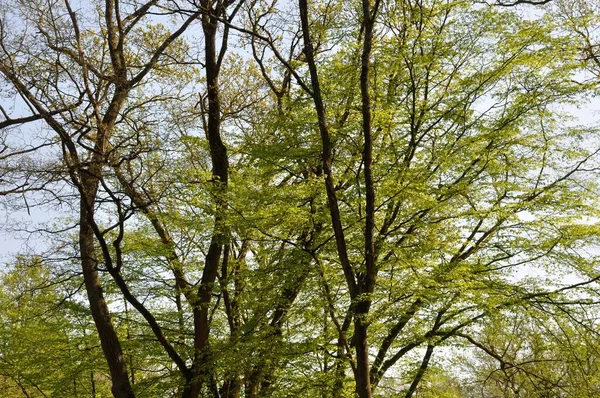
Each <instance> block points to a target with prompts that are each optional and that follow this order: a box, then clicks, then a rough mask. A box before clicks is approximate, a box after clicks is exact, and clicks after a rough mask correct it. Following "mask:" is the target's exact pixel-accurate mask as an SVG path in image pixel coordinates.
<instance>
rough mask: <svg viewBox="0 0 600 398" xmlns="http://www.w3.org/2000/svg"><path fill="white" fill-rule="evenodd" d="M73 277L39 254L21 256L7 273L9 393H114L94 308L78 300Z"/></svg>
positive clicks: (0, 358) (4, 339)
mask: <svg viewBox="0 0 600 398" xmlns="http://www.w3.org/2000/svg"><path fill="white" fill-rule="evenodd" d="M68 279H69V278H68V276H67V274H63V275H62V276H61V275H58V274H55V275H52V272H51V269H50V267H48V266H47V265H45V264H43V263H42V262H41V261H40V259H39V258H35V257H34V258H26V257H20V258H18V259H17V262H16V264H15V265H14V267H12V268H11V269H7V270H6V272H5V273H4V274H3V275H2V289H1V290H0V304H1V305H0V308H2V311H1V313H0V319H1V320H2V330H1V332H0V344H1V347H2V348H1V349H0V375H1V377H2V381H1V382H0V383H1V384H0V385H2V391H3V392H4V394H7V395H6V396H7V397H19V396H26V397H50V396H64V397H81V396H86V397H96V396H102V395H103V394H104V395H106V394H108V393H109V391H110V384H109V383H108V380H107V377H106V376H107V374H108V369H107V368H106V365H105V363H104V362H103V360H102V353H101V350H100V348H99V342H98V340H97V339H96V338H94V337H95V334H94V333H93V324H92V320H91V316H90V314H89V310H87V308H86V307H84V306H82V305H81V303H79V302H77V301H76V300H73V293H74V292H76V290H77V286H73V285H72V284H70V285H71V286H69V283H66V284H65V282H67V281H68ZM61 282H62V283H61ZM63 288H66V290H63ZM50 364H51V366H49V365H50Z"/></svg>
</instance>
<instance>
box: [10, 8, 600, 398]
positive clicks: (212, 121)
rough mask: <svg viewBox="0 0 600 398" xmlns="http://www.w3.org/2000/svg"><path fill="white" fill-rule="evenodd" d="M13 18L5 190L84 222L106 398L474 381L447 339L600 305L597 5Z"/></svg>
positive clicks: (73, 252)
mask: <svg viewBox="0 0 600 398" xmlns="http://www.w3.org/2000/svg"><path fill="white" fill-rule="evenodd" d="M15 5H16V7H14V8H12V9H10V10H9V9H5V10H4V14H3V18H2V25H1V27H2V30H1V32H0V33H1V40H2V42H1V44H2V55H1V56H0V73H1V74H2V76H3V79H4V81H5V82H6V83H7V84H8V87H10V90H8V91H6V92H4V96H5V97H4V98H6V99H10V100H14V101H18V103H19V106H17V107H15V108H13V109H8V110H7V109H5V108H4V107H3V108H2V112H3V115H4V120H3V121H1V122H0V123H1V124H0V127H2V131H3V134H4V140H3V142H4V144H3V145H4V154H3V155H2V156H3V159H4V160H6V161H7V163H6V164H7V166H6V167H4V168H3V169H2V184H3V188H2V194H3V197H6V198H15V200H21V198H23V197H24V198H26V199H27V202H26V204H27V205H32V204H33V205H40V206H44V205H47V204H52V205H58V206H63V208H68V209H70V211H72V212H73V213H72V214H73V217H74V218H75V219H76V222H75V223H74V225H73V226H74V227H77V229H78V235H77V236H76V237H75V241H76V242H77V245H76V247H73V246H72V245H71V244H67V245H65V246H64V247H61V248H60V256H62V257H68V256H73V257H76V258H78V259H79V260H80V262H81V270H82V278H83V282H84V283H85V287H86V294H87V299H88V303H89V308H90V311H91V315H92V316H93V319H94V323H95V327H96V330H97V332H98V336H99V340H100V342H101V345H102V349H103V353H104V356H105V359H106V361H107V364H108V367H109V369H110V377H111V382H112V393H113V395H114V396H116V397H133V396H144V395H148V396H152V394H156V395H157V396H161V394H162V396H164V395H165V394H171V395H180V396H182V397H186V398H187V397H198V396H214V397H223V396H226V397H239V396H241V395H242V394H245V395H246V396H247V397H258V396H285V395H286V394H289V393H290V392H291V393H292V394H293V395H297V396H303V395H304V396H318V395H321V396H327V397H329V396H331V397H342V396H352V395H353V394H354V395H355V396H359V397H372V396H374V395H382V396H389V395H390V394H395V395H399V396H404V397H407V398H408V397H411V396H413V395H415V394H417V395H420V394H427V389H428V388H429V392H431V391H433V390H434V389H435V388H437V387H436V386H437V385H440V384H441V385H443V384H444V383H449V384H448V385H452V386H454V387H455V389H456V391H459V390H460V387H457V386H456V383H454V384H453V382H452V377H453V375H452V374H444V373H439V372H438V371H437V370H436V369H439V366H441V365H440V363H441V361H442V359H443V358H442V356H443V355H444V354H443V353H445V352H449V351H448V350H447V349H446V347H463V346H464V344H472V345H475V346H476V347H478V348H479V349H480V351H481V352H482V353H483V354H484V355H486V356H487V357H489V358H491V361H492V362H491V363H496V362H499V363H501V364H502V363H516V362H517V358H516V357H514V356H513V357H512V358H511V357H510V355H512V354H514V353H511V352H509V351H506V352H505V354H506V357H504V356H500V355H497V353H496V351H495V350H492V349H490V348H489V347H487V346H486V344H483V343H482V342H481V341H480V340H479V339H478V336H479V334H480V333H481V332H482V331H486V330H489V328H492V327H493V325H495V322H499V321H498V319H508V320H509V321H514V320H515V319H521V318H520V317H523V319H527V320H532V319H535V317H537V316H538V315H537V312H536V311H542V310H541V309H540V308H542V309H543V310H544V311H551V312H559V311H562V312H564V313H565V314H569V316H571V317H572V318H573V319H576V320H579V321H581V322H583V320H582V317H583V315H584V313H583V312H578V311H574V310H573V309H572V308H573V306H572V305H573V304H574V303H578V304H581V305H585V306H586V307H589V308H594V307H595V306H596V304H595V301H594V299H593V297H595V296H596V292H595V290H594V289H595V288H596V280H597V278H598V274H597V259H596V256H595V254H594V253H593V252H590V251H587V249H588V248H589V247H591V246H592V245H594V244H595V242H596V236H597V227H596V225H595V224H594V222H595V221H594V220H595V217H596V216H597V208H598V206H597V187H596V185H595V184H594V183H593V179H594V178H595V176H596V173H597V165H598V164H597V163H598V156H597V155H598V151H599V150H600V149H599V148H598V147H597V145H595V142H596V141H595V140H594V134H595V133H596V132H595V130H594V128H593V127H590V126H576V125H575V124H574V123H568V122H565V117H566V114H568V107H569V106H575V105H579V104H584V103H585V101H586V99H587V97H588V96H589V95H590V94H592V93H593V92H594V90H595V89H596V87H595V84H596V80H587V81H585V82H583V83H582V80H581V79H580V76H582V75H584V76H585V77H587V76H586V75H585V74H586V73H588V72H586V70H587V69H588V68H589V65H591V64H592V63H593V62H594V57H590V56H586V54H588V55H589V54H590V52H592V53H593V49H594V46H593V44H591V43H592V41H588V42H589V43H590V44H589V45H587V44H585V43H588V42H586V41H585V36H582V35H581V33H580V32H579V31H578V30H577V29H572V28H573V27H577V26H578V25H577V21H579V20H580V19H581V21H582V22H585V23H586V25H585V26H589V27H590V28H588V29H591V27H592V26H595V25H594V24H595V23H596V21H594V20H593V19H590V18H589V13H583V12H582V13H580V14H572V15H570V14H569V15H567V14H565V13H562V14H561V13H560V12H558V11H556V10H555V9H553V8H551V6H547V7H546V8H543V9H540V12H539V14H535V13H531V15H529V14H526V16H523V15H521V14H520V13H519V11H520V10H519V9H514V8H510V7H496V6H493V5H491V6H485V5H480V4H479V5H478V4H471V3H469V2H462V1H438V0H431V1H418V2H412V1H395V2H383V1H374V2H369V1H366V0H365V1H362V2H360V4H359V3H355V2H347V1H323V2H321V1H317V2H310V3H308V2H307V1H306V0H300V1H299V2H298V4H295V3H279V2H276V1H274V2H262V1H252V2H243V1H241V2H220V1H215V2H199V3H198V2H194V1H187V2H183V1H182V2H177V1H164V2H163V1H155V0H152V1H149V2H147V3H137V2H130V3H126V4H125V3H123V4H121V3H120V2H119V1H112V0H109V1H106V2H105V3H104V4H100V3H98V4H95V6H96V7H95V8H93V9H92V7H90V8H89V9H87V8H86V7H85V6H82V7H83V8H81V9H73V8H72V6H71V4H70V3H69V2H68V1H66V2H64V3H58V2H55V3H51V4H46V3H44V4H42V3H39V4H38V3H36V2H19V1H17V2H15ZM519 7H521V6H519ZM559 11H560V10H559ZM340 15H341V16H343V18H340ZM565 15H566V16H565ZM568 28H571V29H570V30H569V29H568ZM196 34H201V36H202V38H201V39H198V38H197V37H196V36H195V35H196ZM575 38H578V40H575ZM581 40H583V41H581ZM199 43H200V44H199ZM581 43H583V45H582V44H581ZM562 109H567V111H566V112H565V111H563V110H562ZM32 126H37V128H40V130H41V131H42V134H40V135H39V136H37V137H32V139H31V140H29V142H25V143H24V144H23V143H20V142H19V141H18V140H16V139H15V137H16V136H17V134H18V133H19V132H24V133H25V132H29V131H31V128H33V127H32ZM42 160H43V161H42ZM23 179H25V183H23ZM591 181H592V182H591ZM19 195H20V196H19ZM23 195H24V196H23ZM13 203H18V202H13ZM75 215H76V216H75ZM64 232H65V233H64V234H63V235H62V236H64V237H65V241H66V242H69V239H70V238H71V239H72V238H73V237H72V236H69V235H68V234H69V233H70V231H69V230H64ZM57 233H59V232H57ZM65 235H66V236H65ZM57 255H58V254H57ZM533 272H536V273H537V274H538V275H540V278H537V279H529V278H525V277H524V276H523V275H524V273H533ZM567 276H568V277H569V278H570V279H569V280H571V281H572V283H563V282H562V279H563V278H565V277H567ZM582 298H585V299H586V300H583V301H582ZM588 298H590V300H587V299H588ZM517 314H518V317H517ZM528 325H531V328H532V335H534V334H536V333H539V328H540V327H541V326H542V325H541V324H539V323H535V322H533V321H532V322H529V323H528ZM587 330H588V332H589V330H590V329H589V328H588V329H587ZM586 333H587V332H586ZM502 338H505V336H502ZM549 342H550V339H548V340H547V341H544V344H546V343H547V344H550V343H549ZM486 349H487V350H486ZM438 355H439V356H438ZM448 355H449V354H448ZM515 355H516V354H515ZM592 356H593V355H592ZM482 361H484V360H482ZM503 361H504V362H503ZM484 362H485V361H484ZM436 365H438V366H436ZM538 370H539V371H540V373H544V372H545V371H543V369H541V368H540V369H538ZM536 371H537V370H536ZM436 372H438V373H436ZM436 377H437V379H436ZM473 377H474V378H475V379H477V372H473ZM436 380H437V381H436ZM502 382H503V381H502ZM436 383H437V384H436ZM454 387H453V388H454ZM527 388H529V387H527ZM534 388H537V387H534ZM392 391H393V392H392ZM457 393H458V392H457ZM432 394H433V393H432Z"/></svg>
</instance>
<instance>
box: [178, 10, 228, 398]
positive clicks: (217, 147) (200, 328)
mask: <svg viewBox="0 0 600 398" xmlns="http://www.w3.org/2000/svg"><path fill="white" fill-rule="evenodd" d="M202 6H203V7H204V9H206V10H210V13H209V12H206V13H203V15H202V29H203V31H204V52H205V70H206V85H207V93H208V123H207V124H208V126H207V131H206V136H207V138H208V144H209V148H210V156H211V161H212V175H213V182H214V183H215V201H216V206H217V210H216V216H215V222H214V227H213V235H212V238H211V242H210V246H209V248H208V253H207V254H206V259H205V263H204V270H203V272H202V279H201V282H200V287H199V288H198V301H199V302H198V303H196V305H195V308H194V351H195V353H194V365H193V366H192V376H191V378H190V379H189V380H188V382H187V385H186V388H185V390H184V393H183V398H197V397H198V395H199V394H200V392H201V390H202V386H203V385H204V383H205V382H206V381H209V380H210V376H211V374H212V364H211V362H212V359H211V357H212V355H211V353H210V351H209V347H208V343H209V341H208V337H209V334H210V324H209V306H210V302H211V297H212V291H213V287H214V284H215V281H216V278H217V273H218V270H219V265H220V259H221V254H222V252H223V247H224V245H225V243H226V241H227V231H226V226H225V222H224V215H223V214H222V213H223V211H224V210H225V203H224V200H225V199H224V194H225V193H226V190H227V181H228V172H229V161H228V159H227V148H226V147H225V144H224V143H223V140H222V139H221V102H220V94H219V65H218V63H217V59H218V55H217V49H216V37H217V28H218V20H217V18H216V17H215V15H219V14H220V12H221V11H219V10H213V9H212V6H213V4H211V2H210V1H206V2H203V4H202Z"/></svg>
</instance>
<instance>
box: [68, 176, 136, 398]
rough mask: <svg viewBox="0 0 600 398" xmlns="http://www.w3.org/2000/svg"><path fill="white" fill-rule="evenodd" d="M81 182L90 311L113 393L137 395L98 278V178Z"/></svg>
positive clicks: (82, 236)
mask: <svg viewBox="0 0 600 398" xmlns="http://www.w3.org/2000/svg"><path fill="white" fill-rule="evenodd" d="M82 174H83V173H82ZM81 185H82V187H81V189H82V196H81V200H80V218H79V249H80V252H81V266H82V269H83V280H84V282H85V289H86V291H87V296H88V301H89V303H90V310H91V312H92V317H93V319H94V323H95V325H96V329H97V331H98V336H99V338H100V343H101V346H102V351H103V353H104V357H105V358H106V362H107V363H108V369H109V371H110V376H111V379H112V393H113V395H114V396H115V398H134V397H135V394H134V393H133V390H132V388H131V384H130V382H129V375H128V373H127V365H126V363H125V356H124V355H123V349H122V348H121V343H120V341H119V338H118V336H117V333H116V331H115V329H114V327H113V324H112V321H111V316H110V313H109V311H108V306H107V305H106V301H105V300H104V294H103V293H102V286H101V284H100V278H99V277H98V270H97V265H98V261H97V259H96V256H95V248H94V240H95V236H94V231H93V229H92V226H91V223H90V220H92V219H93V216H94V215H93V212H94V202H95V200H94V198H95V196H96V192H97V190H98V180H97V178H96V177H90V176H86V175H83V176H82V178H81Z"/></svg>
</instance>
